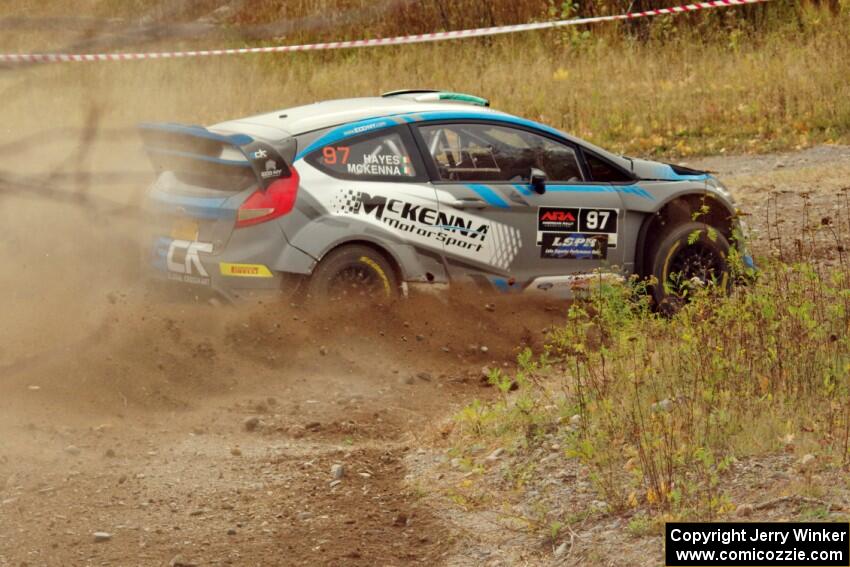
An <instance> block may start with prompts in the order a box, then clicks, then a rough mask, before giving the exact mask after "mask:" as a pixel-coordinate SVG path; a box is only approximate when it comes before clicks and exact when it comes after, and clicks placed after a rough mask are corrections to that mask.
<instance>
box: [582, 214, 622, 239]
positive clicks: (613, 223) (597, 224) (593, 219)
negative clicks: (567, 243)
mask: <svg viewBox="0 0 850 567" xmlns="http://www.w3.org/2000/svg"><path fill="white" fill-rule="evenodd" d="M578 229H579V231H580V232H603V233H607V234H616V233H617V210H616V209H581V211H580V212H579V219H578Z"/></svg>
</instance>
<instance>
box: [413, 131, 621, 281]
mask: <svg viewBox="0 0 850 567" xmlns="http://www.w3.org/2000/svg"><path fill="white" fill-rule="evenodd" d="M415 131H416V133H417V141H418V144H419V145H420V149H421V150H422V153H423V155H424V156H425V161H426V167H428V168H429V170H430V175H431V178H432V182H433V184H434V187H435V189H436V192H437V199H438V201H439V204H440V211H441V212H442V213H444V216H445V220H446V222H445V223H444V224H443V227H442V228H443V230H444V231H445V236H444V240H443V245H444V253H445V257H446V260H447V264H448V269H449V273H450V275H451V276H452V277H453V278H463V277H473V278H480V277H482V276H484V277H487V278H488V279H489V280H490V281H491V282H493V283H494V284H496V285H497V286H498V287H505V286H507V287H508V288H510V287H515V288H522V287H524V286H525V285H527V284H528V283H530V282H531V281H533V280H535V279H538V280H539V279H540V278H546V277H550V276H564V275H569V274H576V273H583V272H590V271H593V270H594V269H595V268H599V267H603V266H608V265H611V264H617V263H618V262H620V261H621V259H622V246H620V243H619V242H618V241H619V240H620V238H619V237H620V230H621V229H620V225H621V222H620V218H621V216H622V208H623V207H622V201H621V199H620V195H619V194H618V192H617V191H616V190H615V189H614V187H613V186H612V185H611V184H610V183H604V182H603V183H598V182H592V181H587V178H586V174H585V172H584V169H583V166H582V164H581V158H580V154H579V150H578V148H576V147H575V146H573V145H572V144H571V143H569V142H566V141H564V140H556V139H554V138H552V137H550V136H548V135H545V134H543V133H540V132H536V131H532V130H530V129H526V128H522V127H516V126H514V125H509V124H505V123H498V122H496V121H474V122H472V121H467V122H459V121H447V122H426V123H422V124H417V125H415ZM532 169H537V170H540V171H541V172H543V173H544V174H545V176H546V178H547V181H546V183H545V191H543V192H542V193H538V192H537V191H535V190H534V189H533V188H532V186H531V185H530V176H531V172H532ZM459 227H464V228H459ZM473 229H474V232H473Z"/></svg>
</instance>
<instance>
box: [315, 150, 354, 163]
mask: <svg viewBox="0 0 850 567" xmlns="http://www.w3.org/2000/svg"><path fill="white" fill-rule="evenodd" d="M350 153H351V150H350V149H349V148H348V146H336V147H334V146H325V147H324V148H322V160H323V161H324V162H325V165H336V164H337V163H340V164H342V165H345V164H346V163H348V154H350Z"/></svg>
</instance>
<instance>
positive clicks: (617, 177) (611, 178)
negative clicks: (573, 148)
mask: <svg viewBox="0 0 850 567" xmlns="http://www.w3.org/2000/svg"><path fill="white" fill-rule="evenodd" d="M584 160H585V161H586V162H587V167H588V169H590V177H591V178H592V179H593V180H594V181H607V182H609V183H617V182H623V181H632V178H631V177H629V176H628V175H626V173H625V172H623V171H620V169H619V168H617V167H614V166H613V165H611V164H609V163H608V162H606V161H603V160H601V159H600V158H598V157H596V156H595V155H593V154H591V153H588V152H584Z"/></svg>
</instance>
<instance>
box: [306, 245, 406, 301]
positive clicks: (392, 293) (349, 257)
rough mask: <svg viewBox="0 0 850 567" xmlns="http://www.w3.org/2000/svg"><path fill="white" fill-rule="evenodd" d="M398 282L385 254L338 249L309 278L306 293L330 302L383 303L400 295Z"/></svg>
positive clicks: (353, 247)
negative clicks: (380, 301) (373, 301)
mask: <svg viewBox="0 0 850 567" xmlns="http://www.w3.org/2000/svg"><path fill="white" fill-rule="evenodd" d="M398 289H399V282H398V278H397V277H396V274H395V271H394V270H393V267H392V265H391V264H390V263H389V261H388V260H387V259H386V258H385V257H384V255H383V254H381V253H380V252H378V251H377V250H375V249H373V248H370V247H368V246H362V245H351V246H344V247H342V248H338V249H336V250H334V251H333V252H331V253H329V254H328V255H327V256H325V257H324V258H323V259H322V261H321V262H319V265H318V266H317V267H316V269H315V270H313V275H312V276H310V282H309V284H308V289H307V293H308V295H309V296H310V297H311V298H313V299H325V300H331V301H343V300H351V299H353V300H382V299H393V298H395V297H396V296H398Z"/></svg>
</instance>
